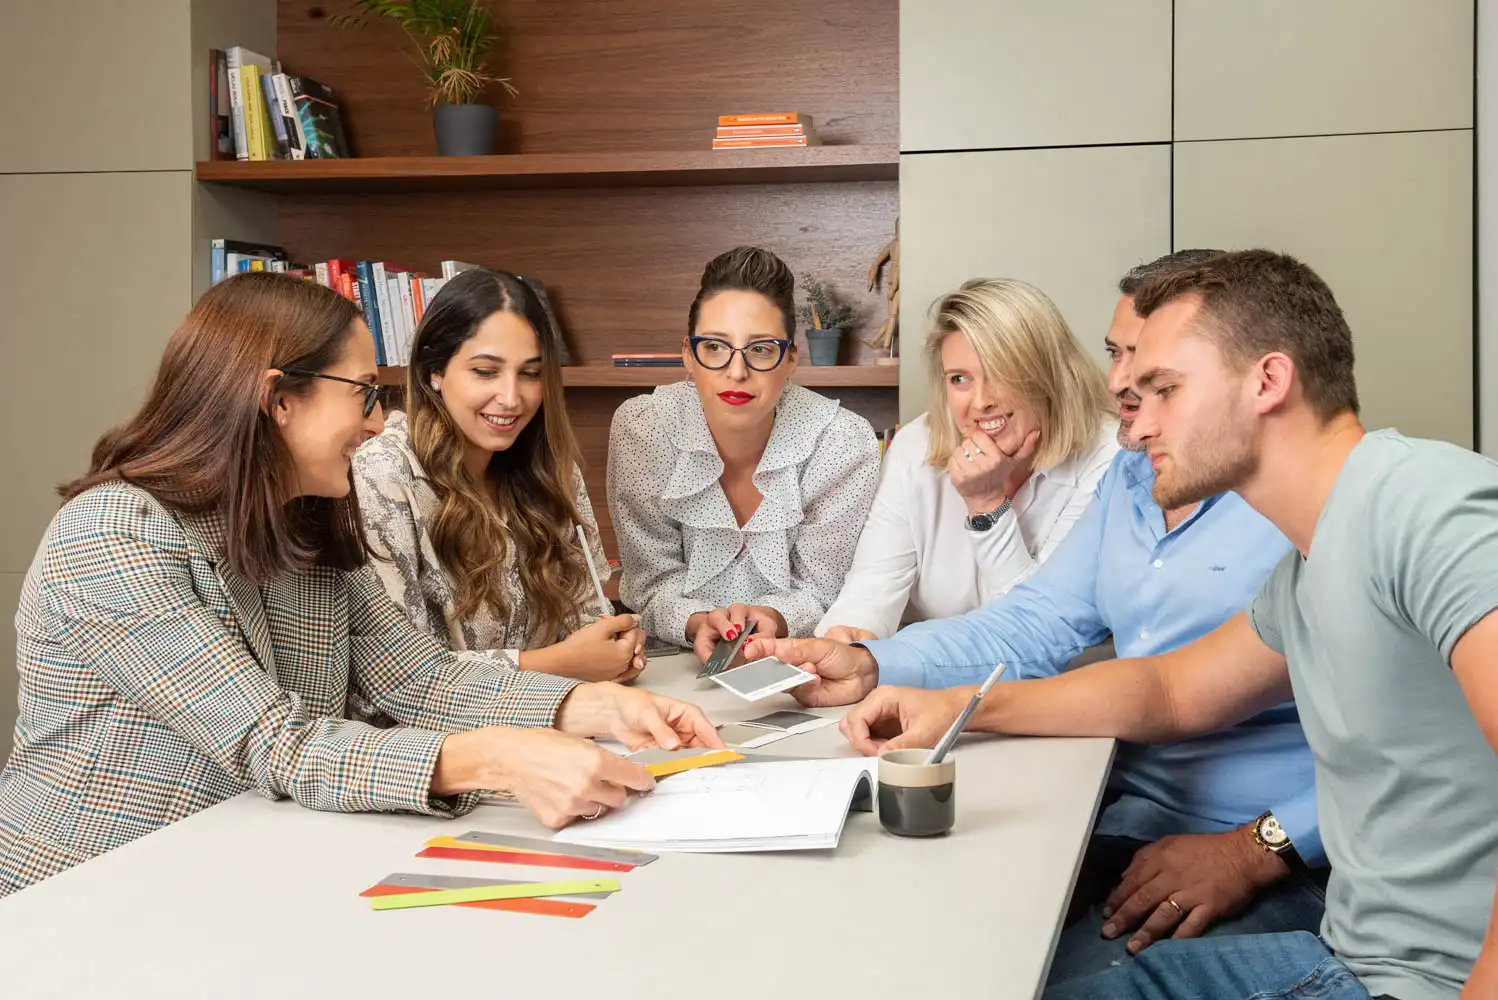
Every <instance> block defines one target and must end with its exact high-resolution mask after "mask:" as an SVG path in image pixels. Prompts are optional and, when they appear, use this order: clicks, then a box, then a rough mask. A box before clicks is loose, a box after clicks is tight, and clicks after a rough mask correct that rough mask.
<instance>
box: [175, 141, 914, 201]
mask: <svg viewBox="0 0 1498 1000" xmlns="http://www.w3.org/2000/svg"><path fill="white" fill-rule="evenodd" d="M899 176H900V150H899V147H897V146H894V145H847V146H810V147H807V148H804V149H797V148H791V149H731V150H714V149H690V150H644V151H640V152H621V153H514V154H508V155H506V154H501V155H497V156H376V157H362V158H354V159H348V160H264V161H256V162H240V161H238V160H213V161H204V162H200V163H199V164H198V165H197V178H198V180H200V181H209V182H212V183H216V184H232V185H235V186H236V187H243V188H250V189H253V190H256V191H268V192H272V193H281V194H304V193H321V194H342V193H352V192H368V191H384V192H398V191H452V190H474V189H490V190H503V189H512V190H514V189H531V190H541V189H554V188H617V187H688V186H703V185H724V184H807V183H819V182H827V181H893V180H898V179H899Z"/></svg>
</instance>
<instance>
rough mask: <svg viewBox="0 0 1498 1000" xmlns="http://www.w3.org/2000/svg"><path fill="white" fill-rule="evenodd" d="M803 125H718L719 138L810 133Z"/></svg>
mask: <svg viewBox="0 0 1498 1000" xmlns="http://www.w3.org/2000/svg"><path fill="white" fill-rule="evenodd" d="M810 134H811V130H810V129H808V128H807V127H806V126H805V125H800V124H796V125H719V126H718V138H719V139H742V138H744V137H746V136H756V135H810Z"/></svg>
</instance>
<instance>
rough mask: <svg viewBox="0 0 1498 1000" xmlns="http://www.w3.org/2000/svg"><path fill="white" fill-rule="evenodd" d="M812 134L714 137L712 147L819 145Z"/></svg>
mask: <svg viewBox="0 0 1498 1000" xmlns="http://www.w3.org/2000/svg"><path fill="white" fill-rule="evenodd" d="M821 144H822V140H820V139H818V138H817V137H816V136H814V135H752V136H745V137H743V138H728V139H714V140H713V148H714V149H776V148H783V147H787V146H820V145H821Z"/></svg>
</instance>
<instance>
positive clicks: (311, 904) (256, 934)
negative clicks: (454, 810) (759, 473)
mask: <svg viewBox="0 0 1498 1000" xmlns="http://www.w3.org/2000/svg"><path fill="white" fill-rule="evenodd" d="M695 668H696V663H695V661H694V660H691V659H690V658H689V657H686V656H682V657H673V658H670V659H665V658H662V659H656V660H652V661H651V664H650V666H649V668H648V669H647V670H646V671H645V674H644V675H643V676H642V677H641V682H643V683H647V684H649V686H650V687H652V688H653V689H656V690H660V691H664V692H666V693H669V694H672V695H676V696H678V697H689V698H692V699H693V700H694V701H696V702H697V703H698V704H700V705H701V706H702V707H703V708H704V709H705V710H707V711H708V713H709V714H710V716H711V717H712V718H713V720H714V721H715V722H721V721H731V720H737V719H744V718H752V717H754V716H756V715H760V714H763V713H765V712H768V711H773V710H775V709H779V708H792V707H798V706H796V705H795V704H794V702H793V701H792V700H791V698H790V697H789V696H788V695H777V696H775V697H773V698H770V699H767V700H765V701H763V702H760V703H758V704H755V705H750V704H748V703H746V702H742V701H740V700H739V699H737V698H735V697H734V696H732V695H730V694H729V693H728V692H726V691H723V690H722V689H720V688H718V687H717V685H714V684H711V683H710V682H707V681H700V682H699V681H697V680H695V679H694V678H693V676H692V675H693V673H695ZM838 711H840V710H832V712H831V713H829V714H836V713H837V712H838ZM759 752H761V753H768V754H782V755H791V754H795V755H802V756H843V755H848V754H851V750H850V749H849V748H848V746H847V745H846V743H845V742H844V741H843V739H842V737H841V735H840V734H839V732H838V730H837V728H836V727H835V726H833V727H828V728H825V729H822V730H820V731H818V732H814V733H808V734H804V735H802V736H797V737H792V738H790V739H786V740H782V741H780V742H778V743H774V744H771V745H769V746H767V747H764V748H762V749H761V750H760V751H759ZM1112 756H1113V743H1112V741H1111V740H1083V739H1066V740H1036V739H1000V738H994V737H983V736H977V737H966V738H964V740H963V741H962V742H961V743H959V744H958V748H957V750H956V751H955V757H956V759H957V762H958V767H957V770H958V777H957V823H956V828H955V829H954V830H953V832H952V833H951V834H950V835H948V836H947V837H944V838H940V839H935V840H905V839H901V838H897V837H893V836H891V835H889V834H886V833H885V832H884V831H883V830H881V829H880V827H879V824H878V821H877V819H876V818H875V817H874V815H873V814H871V813H854V814H852V815H851V816H850V817H849V819H848V824H847V827H846V828H845V830H844V833H843V839H842V843H841V845H840V846H839V847H838V848H837V850H836V851H810V852H787V853H778V854H718V855H708V854H697V855H693V854H667V855H662V856H661V858H660V860H658V861H656V862H655V863H653V864H650V865H647V866H645V867H643V868H638V869H636V870H634V871H632V872H628V873H622V874H620V875H618V876H616V877H617V878H618V879H619V881H620V883H621V885H622V886H623V891H621V892H619V893H616V894H614V895H613V896H612V897H610V898H609V899H606V900H600V901H598V908H597V909H596V910H594V911H593V912H592V913H590V914H589V915H588V916H586V917H583V918H582V919H577V920H569V919H561V918H555V917H544V916H535V915H531V914H523V913H507V912H499V911H492V910H481V909H472V908H469V907H452V906H447V907H436V908H431V909H418V910H398V911H392V912H374V911H372V910H370V908H369V903H368V901H367V900H365V899H361V898H359V895H358V893H359V892H360V891H362V890H363V889H365V888H367V887H368V886H370V885H372V884H374V883H375V882H377V881H379V880H380V879H381V878H382V877H384V876H385V875H387V874H389V873H391V872H398V871H405V872H428V873H443V874H449V875H464V876H481V877H482V876H491V875H492V876H494V877H497V878H519V879H524V880H528V881H547V880H552V879H567V878H581V877H584V876H585V875H588V874H589V873H581V874H579V873H573V872H566V871H561V870H557V869H538V868H521V867H512V866H509V865H496V864H484V865H478V864H475V863H472V862H461V861H430V860H425V859H418V858H416V857H415V856H414V855H415V854H416V852H417V851H418V850H420V849H421V846H422V843H423V842H424V841H425V840H426V839H427V838H429V837H432V836H438V835H456V834H459V833H462V832H464V831H466V830H472V829H482V830H493V831H502V832H509V833H514V834H524V835H528V836H544V835H545V830H544V828H542V827H541V825H540V824H539V823H537V822H536V821H535V820H533V819H532V818H531V817H530V816H529V815H528V814H527V813H525V812H524V811H522V810H520V809H516V808H506V807H498V806H481V807H480V808H479V809H478V810H477V811H476V812H474V813H472V814H470V815H469V816H466V817H463V818H460V819H458V820H456V821H446V820H438V819H433V818H430V817H422V816H406V815H391V814H381V815H349V814H339V813H319V812H313V811H311V810H307V809H303V808H301V807H299V806H297V805H295V804H294V803H292V802H289V801H284V802H269V801H266V800H264V799H262V798H260V797H259V796H257V795H253V794H245V795H241V796H239V797H237V798H234V799H231V800H229V801H228V802H224V803H222V804H220V805H218V806H215V807H213V808H211V809H207V810H205V811H203V812H201V813H198V814H196V815H194V816H190V817H188V818H187V819H185V820H182V821H180V822H178V823H175V824H173V825H171V826H169V827H166V828H164V829H162V830H160V831H158V832H156V833H153V834H150V835H149V836H146V837H144V838H142V839H140V840H137V841H135V842H134V843H131V844H128V845H126V846H125V847H122V848H119V849H118V850H115V851H111V852H109V853H107V854H105V855H102V856H100V857H98V858H95V859H94V860H92V861H89V862H87V863H86V864H83V865H80V866H78V867H76V868H73V869H71V870H69V871H66V872H63V873H62V874H60V875H57V876H54V877H53V878H51V879H48V880H46V881H44V882H41V883H38V884H36V885H34V886H31V887H30V888H27V889H24V890H22V891H21V892H19V893H15V894H13V895H11V896H10V897H7V898H5V899H0V954H3V955H4V959H3V960H0V995H3V996H5V997H6V998H7V1000H32V998H38V997H68V998H73V997H105V996H107V997H112V998H123V1000H133V998H140V1000H145V998H147V997H149V998H153V1000H165V998H178V997H180V998H193V1000H199V998H202V997H210V996H211V997H216V998H241V997H242V998H255V1000H263V998H265V997H272V996H274V997H287V998H290V997H303V996H309V997H310V996H319V997H344V996H348V997H359V998H384V997H391V998H402V1000H405V998H410V1000H419V998H423V997H426V996H429V995H433V994H434V993H438V992H440V993H442V994H450V995H455V996H496V997H526V998H529V997H541V996H545V997H548V998H564V997H565V998H570V997H578V998H588V1000H597V998H598V997H608V998H609V1000H626V998H635V997H639V998H651V1000H659V998H661V997H679V996H702V997H707V998H711V1000H737V998H744V1000H764V998H767V997H771V996H775V997H825V998H839V997H850V996H858V997H860V998H870V1000H874V998H880V997H889V998H901V1000H908V998H910V997H979V996H981V997H985V998H993V1000H1001V998H1010V997H1025V998H1029V997H1034V996H1036V995H1037V994H1038V993H1039V990H1040V986H1041V983H1042V982H1043V981H1044V978H1045V974H1046V971H1047V969H1048V967H1049V964H1050V955H1051V951H1052V949H1053V948H1054V945H1055V940H1056V936H1057V934H1058V933H1059V925H1060V920H1061V916H1062V913H1063V911H1064V909H1065V905H1066V901H1067V898H1068V897H1069V896H1070V893H1071V888H1072V884H1073V880H1074V879H1075V877H1076V870H1077V867H1078V864H1079V861H1080V858H1081V853H1082V848H1083V845H1084V843H1085V842H1086V839H1087V837H1088V834H1089V832H1090V830H1091V827H1092V821H1093V818H1094V816H1095V813H1096V810H1097V805H1098V801H1099V799H1100V796H1101V793H1102V789H1103V785H1104V780H1105V778H1106V775H1107V771H1108V767H1109V764H1110V762H1111V760H1112ZM478 868H482V869H483V871H476V870H475V869H478Z"/></svg>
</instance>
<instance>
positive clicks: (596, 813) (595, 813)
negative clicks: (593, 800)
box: [583, 802, 603, 819]
mask: <svg viewBox="0 0 1498 1000" xmlns="http://www.w3.org/2000/svg"><path fill="white" fill-rule="evenodd" d="M602 815H603V803H602V802H600V803H598V808H597V809H594V810H593V815H591V816H584V817H583V819H597V818H598V817H600V816H602Z"/></svg>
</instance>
